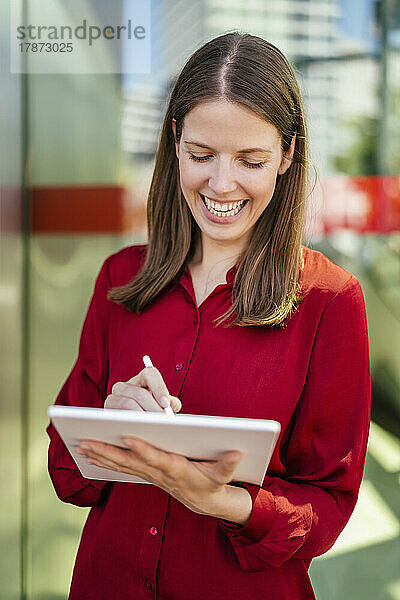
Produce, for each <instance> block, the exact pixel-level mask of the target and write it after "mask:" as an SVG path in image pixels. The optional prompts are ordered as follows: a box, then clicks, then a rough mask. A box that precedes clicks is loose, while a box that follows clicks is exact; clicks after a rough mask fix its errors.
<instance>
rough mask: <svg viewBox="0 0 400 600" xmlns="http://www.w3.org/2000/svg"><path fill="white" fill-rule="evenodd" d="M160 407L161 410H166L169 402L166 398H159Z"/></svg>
mask: <svg viewBox="0 0 400 600" xmlns="http://www.w3.org/2000/svg"><path fill="white" fill-rule="evenodd" d="M160 406H162V407H163V408H166V407H167V406H169V400H168V398H167V396H161V398H160Z"/></svg>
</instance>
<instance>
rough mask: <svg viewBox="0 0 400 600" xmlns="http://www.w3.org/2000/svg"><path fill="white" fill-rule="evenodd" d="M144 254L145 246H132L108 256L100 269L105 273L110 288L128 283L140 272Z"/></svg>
mask: <svg viewBox="0 0 400 600" xmlns="http://www.w3.org/2000/svg"><path fill="white" fill-rule="evenodd" d="M146 252H147V244H134V245H131V246H126V247H125V248H122V249H121V250H118V252H115V253H114V254H111V255H110V256H108V257H107V258H106V260H105V261H104V264H103V267H102V269H103V270H106V271H107V275H108V279H109V283H110V286H119V285H125V284H126V283H128V282H129V281H130V280H131V279H132V278H133V277H134V276H135V275H136V274H137V273H138V272H139V271H140V269H141V267H142V265H143V264H144V261H145V258H146Z"/></svg>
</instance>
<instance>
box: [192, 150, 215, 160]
mask: <svg viewBox="0 0 400 600" xmlns="http://www.w3.org/2000/svg"><path fill="white" fill-rule="evenodd" d="M189 158H190V160H194V161H195V162H204V161H205V160H208V159H209V158H212V157H211V155H210V154H208V155H207V156H196V155H195V154H192V153H191V152H189Z"/></svg>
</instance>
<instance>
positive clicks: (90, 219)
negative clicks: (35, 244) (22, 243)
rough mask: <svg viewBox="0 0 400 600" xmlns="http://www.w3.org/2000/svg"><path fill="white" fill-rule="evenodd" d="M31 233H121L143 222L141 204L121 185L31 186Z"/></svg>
mask: <svg viewBox="0 0 400 600" xmlns="http://www.w3.org/2000/svg"><path fill="white" fill-rule="evenodd" d="M30 207H31V214H30V219H31V231H32V233H48V234H51V233H65V234H68V233H72V234H73V233H123V232H126V231H134V230H136V229H138V230H140V229H142V228H143V227H145V225H146V210H145V206H144V205H139V206H138V205H137V204H136V203H132V202H131V201H130V194H129V193H128V191H127V190H125V189H124V188H123V187H117V186H101V187H100V186H99V187H86V186H79V187H34V188H32V189H31V190H30Z"/></svg>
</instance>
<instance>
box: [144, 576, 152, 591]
mask: <svg viewBox="0 0 400 600" xmlns="http://www.w3.org/2000/svg"><path fill="white" fill-rule="evenodd" d="M144 585H145V587H146V589H148V590H149V591H151V590H152V589H153V584H152V583H151V581H150V579H146V581H145V582H144Z"/></svg>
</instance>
